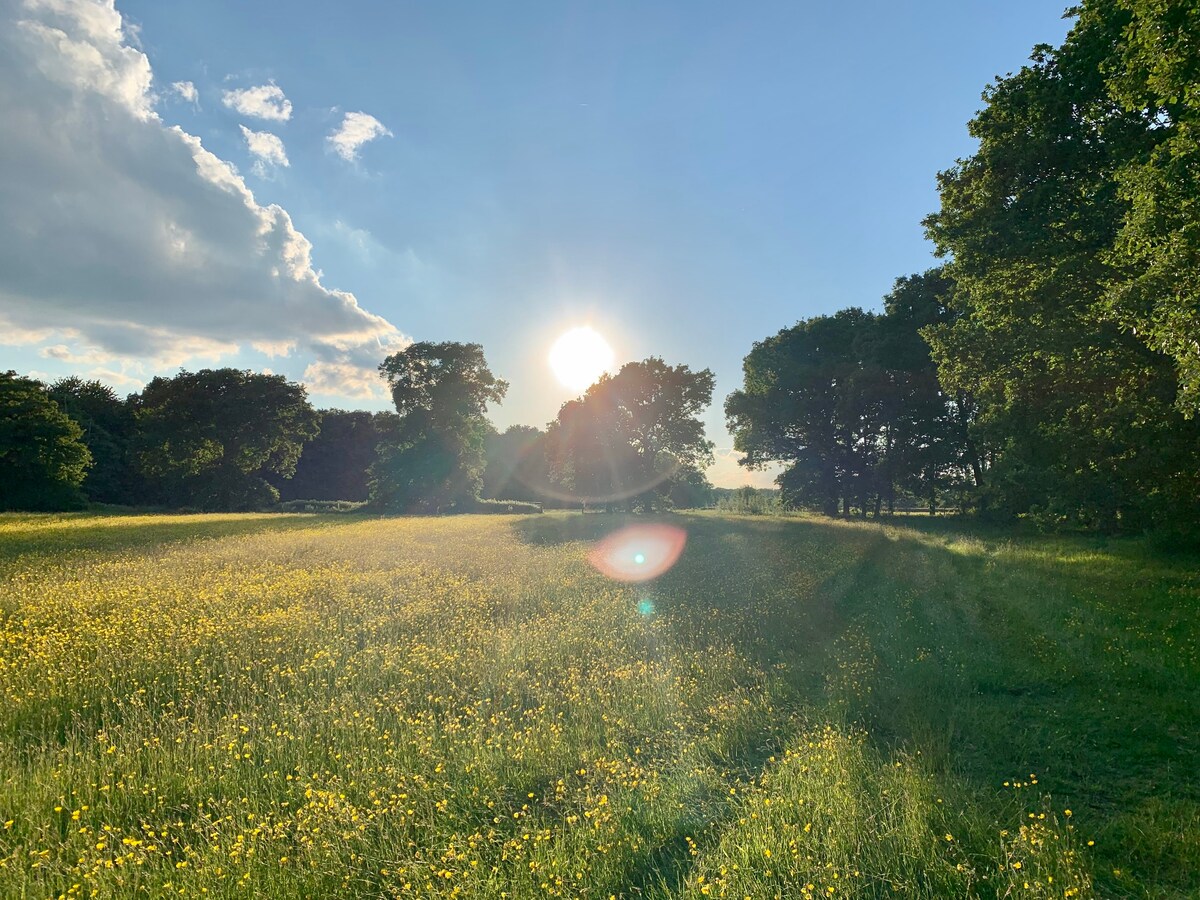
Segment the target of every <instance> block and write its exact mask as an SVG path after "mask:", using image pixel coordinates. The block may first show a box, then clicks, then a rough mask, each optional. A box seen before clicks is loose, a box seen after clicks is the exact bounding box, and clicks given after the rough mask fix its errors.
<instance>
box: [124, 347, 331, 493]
mask: <svg viewBox="0 0 1200 900" xmlns="http://www.w3.org/2000/svg"><path fill="white" fill-rule="evenodd" d="M132 400H133V404H134V416H135V418H136V421H137V426H138V435H137V450H138V461H139V464H140V467H141V471H142V473H143V475H144V476H145V477H146V478H147V479H148V480H149V481H150V482H151V485H152V487H153V488H154V489H155V490H156V491H158V492H159V494H160V496H161V497H162V499H163V500H165V502H167V503H168V504H169V505H171V506H176V507H180V506H185V507H195V508H199V509H208V510H246V509H260V508H263V507H265V506H268V505H271V504H273V503H274V502H275V501H276V500H278V498H279V494H278V492H277V491H276V490H275V488H273V487H272V486H271V485H270V484H268V483H267V481H266V480H265V479H266V476H267V475H269V474H274V475H277V476H283V477H288V476H290V475H291V474H292V473H293V472H294V471H295V467H296V462H297V460H299V458H300V453H301V450H302V448H303V447H304V443H305V442H306V441H308V440H311V439H312V438H313V437H314V436H315V435H316V434H317V432H318V430H319V425H318V417H317V414H316V413H315V412H314V411H313V409H312V407H311V406H310V405H309V403H308V398H307V395H306V393H305V390H304V388H303V387H302V386H300V385H298V384H294V383H292V382H289V381H288V380H287V379H286V378H284V377H283V376H282V375H260V374H255V373H253V372H250V371H241V370H238V369H203V370H201V371H199V372H195V373H193V372H186V371H184V372H180V374H178V375H176V376H175V377H174V378H155V379H153V380H152V381H151V382H150V383H149V384H148V385H146V388H145V390H143V391H142V392H141V394H139V395H137V396H136V397H134V398H132Z"/></svg>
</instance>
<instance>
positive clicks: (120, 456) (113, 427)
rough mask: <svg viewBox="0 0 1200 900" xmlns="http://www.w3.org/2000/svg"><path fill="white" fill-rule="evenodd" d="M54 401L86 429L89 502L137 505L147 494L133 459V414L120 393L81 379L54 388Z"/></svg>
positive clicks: (67, 380) (61, 382) (58, 383)
mask: <svg viewBox="0 0 1200 900" xmlns="http://www.w3.org/2000/svg"><path fill="white" fill-rule="evenodd" d="M49 392H50V396H51V397H52V398H53V399H54V402H55V403H57V404H58V405H59V407H60V408H61V409H62V410H63V411H64V412H65V413H66V414H67V415H68V416H70V417H71V419H73V420H74V421H75V422H76V423H77V424H78V425H79V427H80V428H82V429H83V442H84V444H86V445H87V448H88V451H89V452H90V453H91V455H92V466H91V468H90V469H89V470H88V473H87V475H86V477H85V478H84V481H83V491H84V493H85V494H87V496H88V499H89V500H93V501H96V502H99V503H126V504H128V503H135V502H137V500H138V499H140V496H141V494H142V493H143V491H142V489H141V486H140V484H139V481H138V478H137V475H136V472H135V471H134V467H133V460H132V450H131V445H132V440H133V430H134V421H133V412H132V409H131V407H130V405H129V404H127V403H126V402H125V401H124V400H122V399H121V398H120V397H118V396H117V392H116V391H114V390H113V389H112V388H111V387H109V386H108V385H106V384H102V383H101V382H99V381H85V380H83V379H82V378H79V377H77V376H74V375H72V376H70V377H68V378H62V379H59V380H58V381H56V382H54V384H52V385H51V386H50V390H49Z"/></svg>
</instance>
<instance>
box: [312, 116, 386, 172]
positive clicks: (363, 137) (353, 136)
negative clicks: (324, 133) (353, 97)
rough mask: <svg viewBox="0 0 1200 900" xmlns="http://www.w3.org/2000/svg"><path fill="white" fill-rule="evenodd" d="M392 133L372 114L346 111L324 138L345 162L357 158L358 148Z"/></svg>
mask: <svg viewBox="0 0 1200 900" xmlns="http://www.w3.org/2000/svg"><path fill="white" fill-rule="evenodd" d="M391 136H392V133H391V132H390V131H388V129H387V128H386V127H385V126H384V124H383V123H382V122H380V121H379V120H378V119H377V118H375V117H374V116H369V115H367V114H366V113H365V112H348V113H346V115H345V117H344V118H343V119H342V124H341V125H339V126H338V128H337V130H336V131H334V132H333V134H331V135H329V137H327V138H326V140H327V141H329V145H330V146H331V147H333V152H334V153H336V154H337V155H338V156H340V157H341V158H342V159H344V160H346V162H353V161H354V160H356V159H358V148H359V147H361V146H362V145H363V144H365V143H367V142H368V141H373V140H375V138H379V137H391Z"/></svg>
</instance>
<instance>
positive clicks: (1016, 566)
mask: <svg viewBox="0 0 1200 900" xmlns="http://www.w3.org/2000/svg"><path fill="white" fill-rule="evenodd" d="M116 521H117V520H113V519H104V518H100V519H96V518H86V517H68V518H65V519H59V520H53V519H46V518H42V517H37V518H34V517H28V518H17V517H3V518H0V598H2V601H0V684H2V685H3V687H2V688H0V690H2V695H0V826H2V828H0V896H14V897H18V896H32V897H52V896H68V897H72V896H139V895H144V894H149V895H162V894H167V893H176V894H187V895H194V894H199V895H205V896H230V897H233V896H266V897H300V896H307V897H327V896H371V897H417V896H425V897H431V896H437V897H452V896H453V897H514V898H515V897H534V896H537V897H542V896H561V897H604V898H606V897H610V896H624V897H633V896H643V897H645V896H655V897H672V896H689V897H690V896H726V897H738V898H742V897H747V896H749V897H754V898H759V897H763V898H770V897H780V898H785V897H805V896H814V897H815V896H824V897H830V896H838V897H841V896H863V897H877V896H917V897H946V896H964V897H967V896H980V897H1002V896H1018V895H1028V896H1054V897H1063V896H1090V895H1093V894H1095V893H1101V894H1104V895H1111V894H1115V893H1126V894H1130V895H1142V896H1167V895H1170V894H1171V893H1173V892H1177V893H1179V894H1185V893H1186V892H1187V891H1188V890H1191V889H1198V890H1200V874H1198V866H1197V863H1198V861H1200V850H1198V848H1197V844H1196V839H1195V832H1194V830H1193V826H1194V825H1195V823H1196V822H1197V810H1200V802H1198V801H1197V798H1196V794H1195V787H1194V784H1192V783H1191V781H1190V779H1189V778H1188V776H1187V775H1186V774H1185V773H1186V771H1189V770H1188V769H1187V763H1188V761H1189V759H1192V758H1194V757H1191V756H1189V754H1190V753H1194V748H1192V747H1191V745H1190V744H1189V743H1188V741H1189V740H1190V739H1189V738H1188V737H1187V736H1186V734H1185V731H1186V723H1187V722H1188V721H1190V719H1189V717H1190V716H1193V715H1194V714H1195V713H1196V712H1197V711H1198V709H1200V704H1198V703H1197V696H1196V688H1195V679H1194V676H1195V673H1196V672H1197V668H1198V667H1197V642H1196V628H1195V624H1194V618H1191V617H1188V616H1185V615H1180V614H1177V610H1178V609H1179V608H1180V607H1181V606H1182V605H1184V604H1186V603H1188V602H1190V600H1189V598H1191V599H1192V600H1194V598H1195V593H1196V591H1197V590H1198V588H1200V579H1198V578H1197V577H1196V573H1195V569H1194V568H1189V567H1188V566H1187V565H1186V563H1180V562H1178V561H1176V562H1173V563H1171V564H1170V565H1167V564H1165V563H1164V564H1162V565H1160V564H1159V563H1157V562H1154V561H1153V560H1149V561H1148V558H1144V557H1142V556H1140V555H1138V552H1130V553H1126V552H1125V551H1124V550H1123V549H1122V548H1117V549H1115V550H1113V549H1094V548H1091V547H1089V546H1086V545H1083V544H1079V543H1076V544H1070V543H1063V544H1060V545H1046V544H1041V545H1023V544H1020V543H1015V542H1011V541H1010V542H1007V543H998V542H995V541H991V540H990V539H979V538H972V539H963V538H962V537H961V536H959V535H956V534H954V533H950V532H947V533H926V532H921V531H916V530H912V529H901V528H891V529H881V528H878V527H873V526H865V525H849V524H825V523H816V522H811V521H804V520H792V519H763V520H758V521H755V520H746V519H737V520H730V519H722V518H720V517H718V516H707V517H690V518H682V517H679V518H678V519H677V523H678V524H682V525H683V526H684V527H685V528H686V529H687V530H688V532H689V536H690V543H689V546H688V549H687V551H686V552H685V554H684V557H683V558H682V560H681V561H680V563H679V564H678V565H677V566H676V568H675V569H674V570H673V571H672V572H670V573H669V574H668V575H667V576H665V577H663V578H662V579H660V580H659V581H657V582H653V583H651V584H650V585H649V586H642V587H628V586H621V585H617V584H614V583H612V582H610V581H607V580H605V579H604V578H603V577H601V576H600V575H599V574H598V573H596V572H594V571H593V570H592V569H591V568H590V567H589V566H588V565H587V563H586V553H587V549H588V547H589V546H590V544H589V541H588V540H587V538H589V537H592V536H593V535H592V534H591V532H592V531H594V532H596V534H599V533H603V532H605V531H607V530H609V529H610V528H613V527H617V525H619V524H620V522H619V520H616V519H610V518H608V517H603V516H589V517H578V516H563V515H549V516H540V517H533V518H530V519H518V518H507V519H506V518H500V517H494V516H493V517H469V516H464V517H455V518H451V519H439V520H429V519H389V520H368V519H356V518H354V517H347V516H344V515H343V516H337V517H329V518H322V517H301V516H295V517H288V518H283V517H254V518H251V517H245V518H243V517H146V518H139V519H128V520H125V521H124V523H123V524H119V525H117V524H114V522H116ZM580 523H583V524H584V525H586V526H587V529H585V531H586V532H587V533H584V532H581V530H580ZM73 547H74V548H78V549H72V548H73ZM1147 579H1150V581H1147ZM1188 678H1191V679H1192V681H1191V682H1189V681H1188V680H1187V679H1188ZM1131 704H1138V705H1139V706H1138V708H1130V706H1131ZM1106 717H1107V718H1106ZM1155 721H1156V722H1157V723H1158V725H1157V726H1155V725H1153V724H1152V722H1155ZM1130 727H1133V728H1134V730H1135V731H1137V730H1139V729H1140V733H1139V737H1138V738H1137V739H1136V740H1126V739H1125V738H1126V736H1127V735H1126V729H1127V728H1130ZM1058 732H1062V735H1061V736H1060V735H1059V734H1058ZM1172 735H1173V736H1174V741H1175V743H1174V744H1172V743H1171V736H1172ZM1031 773H1037V774H1031ZM1067 810H1070V812H1068V811H1067ZM1091 842H1094V845H1093V844H1092V843H1091Z"/></svg>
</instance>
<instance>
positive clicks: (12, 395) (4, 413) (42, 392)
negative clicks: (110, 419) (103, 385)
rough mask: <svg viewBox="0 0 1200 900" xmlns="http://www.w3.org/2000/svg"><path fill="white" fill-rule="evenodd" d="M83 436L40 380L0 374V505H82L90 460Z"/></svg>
mask: <svg viewBox="0 0 1200 900" xmlns="http://www.w3.org/2000/svg"><path fill="white" fill-rule="evenodd" d="M82 438H83V430H82V429H81V428H80V427H79V425H78V424H77V423H75V422H74V421H72V420H71V418H70V417H69V416H68V415H67V414H66V413H64V412H63V411H62V409H60V408H59V406H58V404H57V403H55V402H54V400H53V399H51V397H50V395H49V394H48V393H47V391H46V388H45V386H44V385H43V384H42V383H41V382H39V381H34V380H33V379H31V378H22V377H20V376H19V375H17V373H16V372H12V371H9V372H3V373H0V472H3V477H0V509H32V510H55V509H71V508H76V507H78V506H80V505H82V495H81V494H80V491H79V486H80V485H81V484H82V483H83V479H84V476H85V474H86V473H87V470H88V467H89V466H90V465H91V462H92V457H91V454H90V453H89V452H88V449H87V447H86V446H85V445H84V444H83V440H82Z"/></svg>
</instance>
